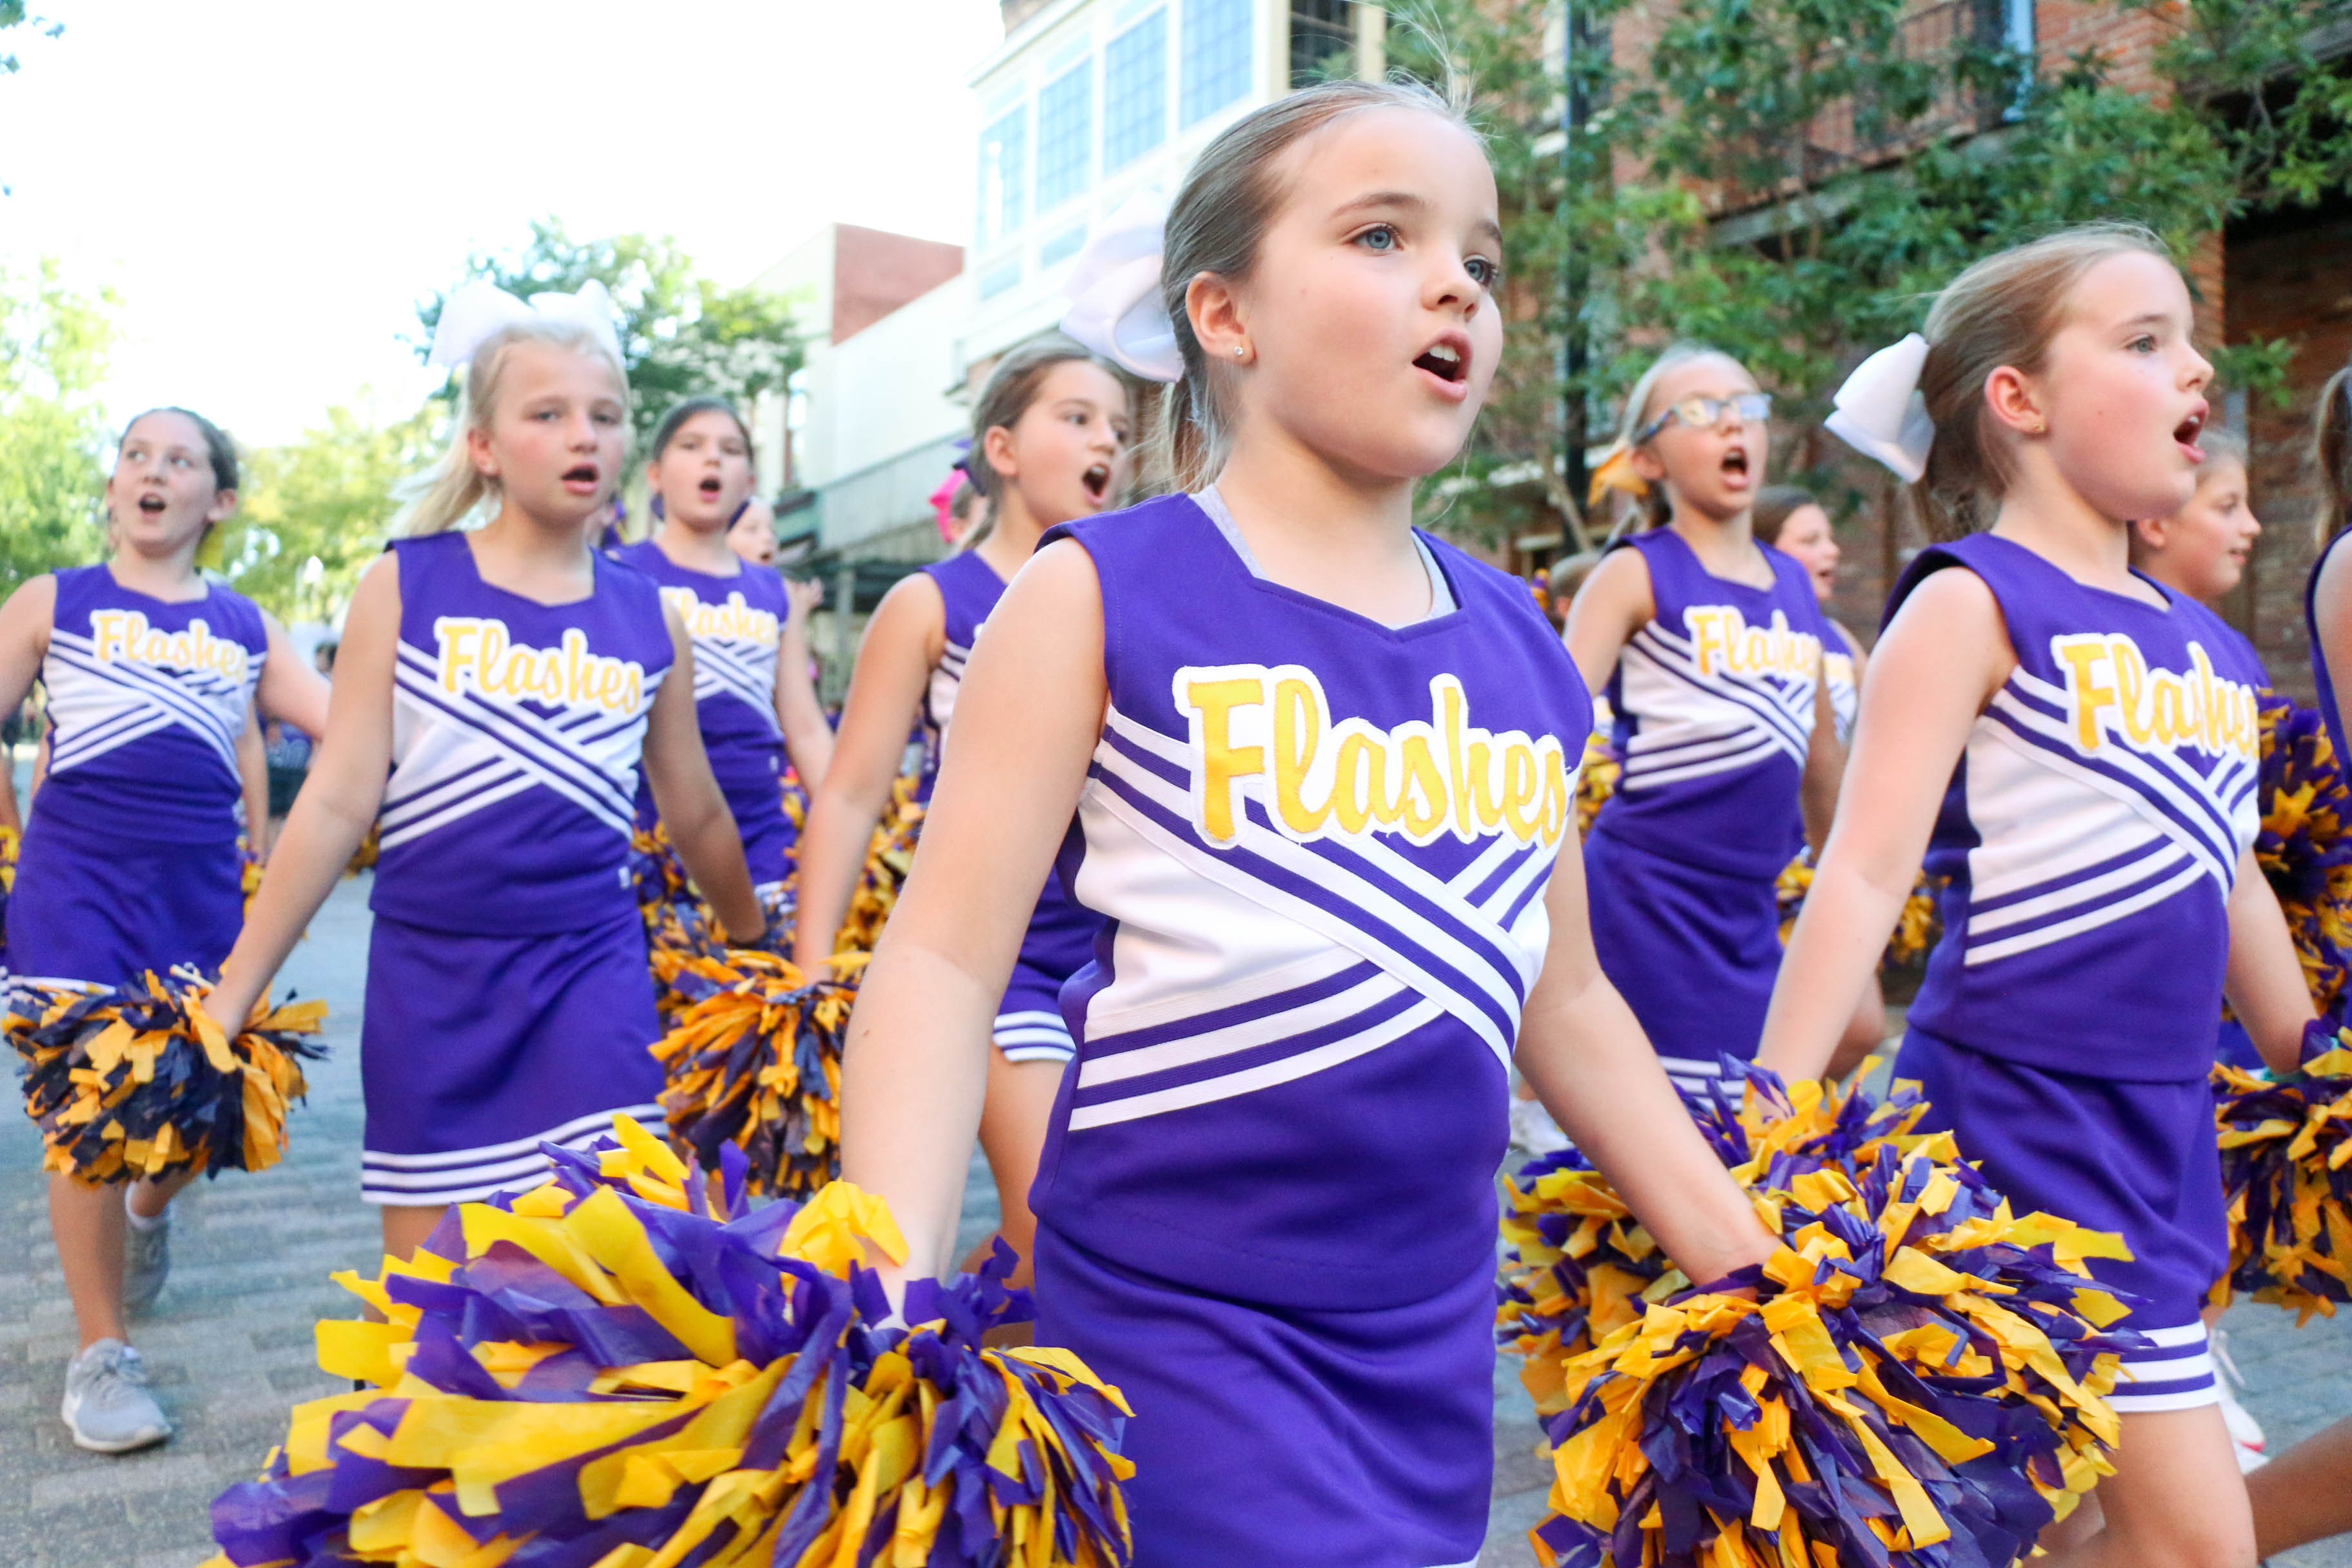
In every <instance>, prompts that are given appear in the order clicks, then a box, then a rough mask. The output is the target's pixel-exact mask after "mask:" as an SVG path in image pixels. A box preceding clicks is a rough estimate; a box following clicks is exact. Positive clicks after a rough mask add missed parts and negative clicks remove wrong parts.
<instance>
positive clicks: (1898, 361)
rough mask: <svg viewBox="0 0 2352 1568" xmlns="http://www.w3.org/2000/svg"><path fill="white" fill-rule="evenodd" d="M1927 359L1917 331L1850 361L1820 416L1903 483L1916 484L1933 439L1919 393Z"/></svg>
mask: <svg viewBox="0 0 2352 1568" xmlns="http://www.w3.org/2000/svg"><path fill="white" fill-rule="evenodd" d="M1926 365H1927V339H1925V338H1923V337H1921V336H1920V335H1919V334H1918V333H1916V332H1913V333H1912V334H1910V335H1909V336H1908V337H1906V338H1905V339H1904V340H1903V341H1902V342H1899V343H1891V344H1889V345H1888V346H1886V347H1885V348H1883V349H1881V350H1879V351H1878V352H1877V353H1874V354H1873V355H1871V356H1870V357H1869V358H1868V359H1866V360H1864V361H1863V362H1862V363H1860V364H1858V365H1856V366H1854V369H1853V374H1852V375H1850V376H1847V377H1846V378H1845V384H1844V385H1843V386H1841V387H1839V388H1838V390H1837V396H1836V398H1835V399H1834V401H1835V403H1836V404H1837V407H1836V409H1835V411H1834V412H1832V414H1831V415H1830V416H1829V418H1828V419H1827V420H1826V421H1824V423H1826V424H1827V425H1828V426H1829V428H1830V431H1831V433H1832V435H1834V436H1836V437H1838V438H1839V439H1840V440H1842V441H1843V442H1844V443H1845V444H1846V445H1847V446H1849V447H1853V449H1854V450H1855V451H1857V452H1860V453H1861V454H1862V455H1863V456H1864V457H1865V458H1876V459H1877V460H1878V461H1879V462H1881V463H1884V464H1885V465H1886V467H1888V468H1892V469H1893V470H1894V471H1895V477H1896V478H1898V479H1901V480H1903V482H1904V483H1906V484H1914V485H1916V484H1917V483H1918V482H1919V476H1920V475H1922V474H1924V473H1926V472H1927V449H1928V448H1929V447H1932V446H1934V445H1935V443H1936V422H1935V421H1934V420H1932V419H1930V418H1928V417H1927V402H1926V400H1925V399H1923V398H1922V397H1921V396H1920V395H1919V372H1920V371H1921V370H1922V369H1923V368H1925V366H1926Z"/></svg>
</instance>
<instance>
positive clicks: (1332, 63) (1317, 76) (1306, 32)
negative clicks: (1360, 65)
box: [1290, 0, 1356, 87]
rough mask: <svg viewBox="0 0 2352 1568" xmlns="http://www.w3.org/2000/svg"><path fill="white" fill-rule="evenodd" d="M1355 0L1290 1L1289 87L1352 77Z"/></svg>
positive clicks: (1353, 65) (1308, 85)
mask: <svg viewBox="0 0 2352 1568" xmlns="http://www.w3.org/2000/svg"><path fill="white" fill-rule="evenodd" d="M1355 58H1356V5H1355V0H1290V85H1291V86H1293V87H1312V86H1314V85H1315V84H1316V83H1317V82H1318V81H1328V80H1330V79H1332V78H1333V77H1344V76H1352V75H1353V74H1355Z"/></svg>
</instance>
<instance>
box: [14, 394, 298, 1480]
mask: <svg viewBox="0 0 2352 1568" xmlns="http://www.w3.org/2000/svg"><path fill="white" fill-rule="evenodd" d="M236 484H237V472H236V447H233V446H232V445H231V444H230V443H229V440H228V437H226V436H224V435H223V434H222V433H221V432H220V430H219V429H218V428H217V427H215V426H214V425H213V424H212V422H211V421H209V420H207V419H205V418H203V417H201V416H197V415H194V414H192V413H190V412H188V411H187V410H186V409H184V408H158V409H154V410H152V411H150V412H148V413H145V414H142V415H141V416H139V417H138V418H136V419H134V420H132V421H131V424H130V426H129V427H128V428H126V429H125V430H124V431H123V434H122V443H121V448H120V450H119V451H118V453H117V456H116V458H115V465H114V472H113V474H112V476H111V477H110V479H108V480H107V484H106V508H107V513H108V516H109V518H110V527H109V530H108V537H109V539H110V542H111V544H112V547H113V548H112V556H111V559H110V560H109V561H107V562H105V563H101V564H100V565H96V566H80V567H74V568H71V569H69V570H66V571H62V572H56V573H52V574H47V575H45V576H40V577H36V578H34V579H32V580H31V581H30V582H28V583H26V584H25V585H24V586H22V587H20V588H18V589H17V590H16V592H15V593H14V594H12V595H9V597H8V601H7V603H6V605H5V606H0V710H14V709H15V708H16V706H17V705H18V704H19V703H21V702H23V701H24V700H25V694H26V691H27V690H28V689H30V688H31V686H32V683H33V681H34V679H36V678H37V679H39V680H40V681H41V682H42V684H44V685H45V686H46V687H47V689H48V694H49V695H48V710H47V721H48V726H49V741H50V742H51V745H50V751H49V763H48V773H47V777H46V779H44V780H43V781H42V783H41V784H40V787H39V788H38V790H37V792H36V793H35V794H34V795H33V800H32V809H31V816H30V820H29V822H28V823H27V825H26V833H25V838H24V849H23V857H22V859H21V861H20V862H19V864H18V866H17V869H16V887H15V889H14V890H13V891H12V893H11V894H10V897H9V900H8V914H7V921H8V962H9V966H10V968H11V970H12V971H13V973H14V974H15V975H16V979H17V980H18V981H20V982H23V983H28V984H43V985H52V986H74V987H83V986H101V985H102V986H115V985H130V984H139V983H141V982H142V979H143V977H144V976H145V975H146V974H147V973H150V972H152V973H156V974H159V975H160V974H168V973H170V972H171V970H172V969H173V966H175V965H179V964H194V965H197V966H199V967H201V968H204V969H207V970H209V969H211V968H213V967H214V966H215V965H216V964H218V963H220V962H221V960H222V959H223V958H225V957H226V955H227V953H228V950H229V944H230V943H231V942H234V941H235V940H236V931H237V922H238V920H239V919H240V917H241V914H242V911H243V893H242V890H241V888H240V877H239V871H240V864H239V860H238V856H237V842H236V841H237V826H238V824H237V810H238V805H239V803H240V801H242V802H243V803H244V805H245V808H246V811H247V815H248V818H249V820H250V823H251V829H252V831H253V832H255V833H256V834H259V833H260V832H261V831H263V829H264V827H265V826H266V824H265V822H264V817H265V816H266V810H265V809H264V804H263V803H266V801H267V798H268V796H267V795H266V793H260V792H258V791H257V789H256V788H255V785H256V784H257V781H258V779H259V777H260V773H259V767H260V760H261V757H260V752H261V735H260V731H258V730H257V728H256V727H255V722H254V711H253V707H254V690H255V688H256V686H257V684H258V683H259V682H260V681H261V680H262V679H264V677H263V670H264V668H265V666H266V665H267V664H268V662H270V660H269V639H268V632H267V629H266V627H265V626H264V624H263V617H262V615H261V612H260V610H259V609H258V607H257V606H256V605H254V603H253V601H252V600H250V599H247V597H245V595H242V594H238V593H236V592H234V591H232V590H230V589H228V588H226V587H224V586H223V585H221V584H219V583H217V582H215V581H212V580H211V579H209V578H207V577H206V576H205V574H203V573H202V572H201V571H199V570H198V569H197V567H196V552H197V551H198V549H199V548H200V547H201V546H202V544H203V542H204V539H205V534H206V532H207V531H210V530H211V528H212V526H213V525H214V524H215V523H216V522H219V521H221V520H222V519H224V518H226V517H227V516H228V514H229V513H230V511H231V510H234V509H235V507H236ZM225 1016H230V1017H233V1018H234V1019H236V1021H237V1022H239V1023H242V1022H243V1020H244V1018H245V1014H244V1012H243V1011H241V1010H240V1011H238V1012H236V1013H234V1014H228V1015H225ZM193 1175H194V1173H193V1172H192V1171H185V1170H184V1171H182V1172H180V1173H175V1174H174V1175H173V1176H171V1177H169V1178H166V1179H165V1180H163V1181H161V1182H154V1181H148V1182H142V1183H139V1184H134V1185H131V1186H130V1187H128V1188H127V1189H126V1190H125V1191H123V1192H120V1193H118V1192H117V1191H116V1190H115V1189H114V1188H113V1187H112V1186H104V1185H100V1186H92V1185H86V1184H83V1183H81V1182H79V1181H77V1180H75V1179H74V1178H73V1177H72V1176H70V1175H68V1174H65V1173H58V1174H55V1175H53V1176H51V1177H50V1179H49V1227H50V1230H51V1232H52V1234H53V1235H54V1236H55V1237H56V1240H57V1247H58V1266H59V1268H60V1270H61V1271H62V1272H63V1273H64V1275H65V1280H66V1289H67V1290H68V1293H69V1294H70V1295H71V1296H72V1298H73V1306H74V1318H75V1321H76V1324H77V1326H78V1328H79V1333H80V1349H79V1352H78V1353H77V1354H76V1355H75V1356H74V1358H73V1360H72V1362H71V1363H69V1364H68V1368H67V1372H66V1390H65V1402H64V1406H63V1415H64V1416H65V1423H66V1426H67V1428H68V1431H70V1432H71V1434H72V1435H73V1440H74V1442H75V1443H76V1444H77V1445H79V1447H84V1448H89V1449H93V1450H96V1451H98V1452H100V1453H121V1452H124V1451H126V1450H129V1449H132V1448H139V1447H146V1446H147V1445H149V1444H152V1443H158V1442H161V1441H163V1439H164V1438H166V1437H168V1436H171V1432H172V1427H171V1424H170V1423H169V1422H168V1421H167V1420H165V1419H164V1416H163V1411H162V1409H161V1408H160V1407H159V1406H158V1405H156V1403H155V1399H154V1396H153V1395H152V1394H151V1393H150V1392H149V1391H148V1387H147V1380H146V1374H145V1373H144V1371H143V1370H142V1366H141V1363H140V1360H139V1352H137V1351H135V1350H133V1349H131V1346H130V1343H129V1332H128V1331H127V1330H126V1329H125V1327H124V1318H125V1316H126V1313H127V1311H128V1310H135V1309H136V1308H138V1307H143V1306H144V1305H145V1304H146V1303H147V1302H148V1301H150V1300H152V1299H153V1297H154V1294H155V1292H156V1291H157V1290H159V1289H161V1288H162V1284H163V1259H164V1254H163V1247H162V1239H163V1214H164V1207H163V1205H165V1204H166V1203H167V1202H169V1200H170V1198H171V1196H172V1195H173V1193H175V1192H177V1191H178V1190H179V1189H180V1188H181V1187H183V1186H184V1185H185V1184H187V1183H188V1181H190V1180H191V1179H193ZM127 1227H129V1228H135V1229H137V1230H138V1231H139V1232H140V1233H141V1237H142V1241H141V1242H137V1243H134V1244H133V1251H134V1258H133V1261H134V1263H135V1264H136V1265H137V1267H136V1268H134V1269H132V1270H131V1274H132V1278H131V1280H130V1288H129V1290H128V1291H127V1290H126V1280H125V1264H124V1256H123V1254H124V1238H125V1231H126V1228H127ZM127 1295H131V1296H135V1298H136V1299H135V1300H128V1301H127V1300H126V1296H127Z"/></svg>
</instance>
